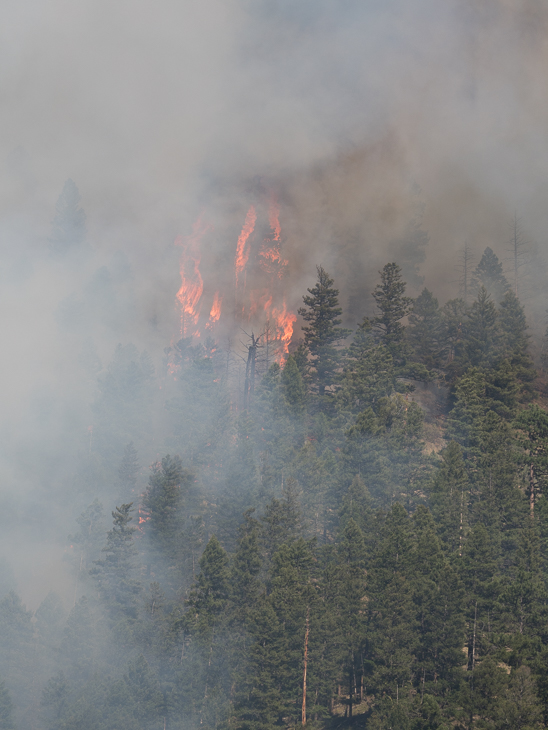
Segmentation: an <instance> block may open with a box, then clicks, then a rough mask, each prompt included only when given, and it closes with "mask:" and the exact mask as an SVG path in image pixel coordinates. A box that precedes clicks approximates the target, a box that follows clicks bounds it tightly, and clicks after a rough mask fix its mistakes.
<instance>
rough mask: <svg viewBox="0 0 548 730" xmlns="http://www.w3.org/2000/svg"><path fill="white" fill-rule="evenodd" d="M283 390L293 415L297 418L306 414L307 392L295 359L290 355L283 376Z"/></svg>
mask: <svg viewBox="0 0 548 730" xmlns="http://www.w3.org/2000/svg"><path fill="white" fill-rule="evenodd" d="M281 389H282V393H283V395H284V397H285V400H286V402H287V404H288V409H289V412H290V413H291V415H293V416H295V417H296V418H300V417H302V415H303V414H304V408H305V402H306V391H305V388H304V384H303V379H302V377H301V373H300V372H299V368H298V367H297V363H296V362H295V358H294V357H293V356H292V355H290V356H289V357H288V358H287V361H286V363H285V365H284V369H283V371H282V376H281Z"/></svg>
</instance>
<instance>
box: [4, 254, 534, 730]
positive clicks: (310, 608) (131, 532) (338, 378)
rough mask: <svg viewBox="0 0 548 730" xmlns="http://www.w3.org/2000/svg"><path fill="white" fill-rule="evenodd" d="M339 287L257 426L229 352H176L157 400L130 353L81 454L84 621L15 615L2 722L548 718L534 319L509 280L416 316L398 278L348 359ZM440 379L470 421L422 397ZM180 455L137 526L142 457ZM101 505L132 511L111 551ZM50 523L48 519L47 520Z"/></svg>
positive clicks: (429, 301) (7, 601)
mask: <svg viewBox="0 0 548 730" xmlns="http://www.w3.org/2000/svg"><path fill="white" fill-rule="evenodd" d="M486 260H487V259H485V260H484V263H485V261H486ZM484 268H485V267H484ZM415 273H416V272H415ZM499 273H500V272H499ZM107 274H108V272H102V273H100V272H98V275H97V277H96V280H95V284H96V285H97V287H98V288H97V289H96V291H98V292H99V291H104V292H107V293H108V286H107V284H108V281H109V277H108V276H107ZM318 274H319V281H318V283H317V285H316V287H315V288H314V289H311V290H310V291H309V295H310V296H308V297H305V307H304V309H303V310H302V311H303V316H305V315H306V316H305V325H306V328H307V329H306V330H305V335H306V337H307V339H306V343H301V345H300V346H299V348H298V349H297V350H296V351H294V352H293V354H292V355H291V356H290V357H288V359H287V360H286V362H285V364H284V365H283V367H280V365H278V364H273V365H272V364H271V365H270V367H269V368H268V370H267V371H266V372H264V373H263V374H262V378H260V379H259V373H260V372H262V368H261V367H258V369H257V382H256V387H255V391H254V398H253V399H252V400H251V401H250V402H249V403H248V407H247V408H246V410H245V411H244V412H242V411H241V410H240V409H239V408H238V406H239V402H238V400H237V399H235V401H234V402H233V403H232V404H231V400H230V396H231V391H232V390H233V391H234V393H236V392H237V391H238V388H237V387H236V385H237V384H236V383H235V375H234V374H233V372H232V371H231V359H230V353H226V352H224V353H223V352H222V350H221V348H220V347H219V346H218V345H216V344H215V343H213V342H212V341H211V340H209V341H207V342H205V343H204V344H195V343H194V344H193V342H192V340H191V338H186V339H183V340H180V341H179V342H178V343H176V344H175V345H173V346H172V347H171V348H166V355H167V356H168V361H169V365H170V368H169V370H168V371H167V373H166V376H165V377H164V378H163V379H162V380H161V382H160V381H158V383H157V385H158V387H156V385H155V384H154V374H153V369H152V367H151V362H150V360H149V359H148V358H147V357H146V356H140V355H139V353H138V352H137V350H136V349H135V348H133V347H132V346H126V347H121V346H120V347H119V348H118V349H117V351H116V354H115V358H114V360H113V362H112V363H111V365H110V366H109V369H108V371H105V372H103V375H102V377H101V382H100V391H101V393H100V396H99V398H98V400H97V402H96V405H95V414H96V415H97V420H96V421H95V426H94V432H93V439H92V440H91V441H90V442H88V441H86V443H85V444H84V447H83V448H82V446H81V445H80V447H78V448H82V451H83V452H85V453H83V455H82V457H78V456H75V457H74V463H77V464H79V466H78V468H79V470H80V473H85V474H86V480H82V482H83V481H86V484H87V485H88V486H86V489H87V490H88V491H90V490H93V491H91V496H89V497H88V498H87V499H86V501H84V502H83V504H84V505H85V504H87V503H89V502H91V504H89V507H88V508H87V509H86V510H84V512H83V513H82V514H81V515H80V517H79V518H78V520H77V525H78V527H77V532H76V534H75V535H74V536H73V537H72V538H71V543H70V544H71V546H72V547H71V548H70V550H68V549H67V556H68V563H69V565H68V567H69V568H72V570H71V571H69V572H68V580H67V583H68V588H67V591H66V595H64V600H65V602H66V603H65V606H66V609H67V610H68V611H69V612H68V616H67V611H66V610H65V607H64V605H63V601H61V600H60V599H59V598H58V597H57V596H55V594H50V595H48V596H47V597H46V598H45V599H44V600H43V601H42V603H41V604H40V606H39V607H38V608H37V609H36V611H35V613H34V615H32V614H31V613H30V612H29V611H27V609H26V608H25V607H24V606H23V604H22V602H21V600H20V599H19V598H18V596H17V595H16V594H13V593H12V594H10V595H8V596H6V597H4V599H3V600H2V601H0V676H2V677H3V678H4V679H5V687H4V688H2V686H1V685H0V724H1V722H2V718H3V719H5V726H7V727H13V722H12V715H11V702H10V698H9V696H8V695H7V694H6V692H5V690H6V689H7V690H8V691H9V694H10V696H11V697H12V698H13V703H14V705H15V707H16V715H17V717H16V719H17V721H18V724H19V726H20V727H27V726H28V727H46V728H47V729H48V730H50V729H51V730H126V729H127V730H164V729H165V730H226V729H227V728H235V729H240V728H241V729H243V728H246V729H249V730H272V729H273V728H289V727H291V728H294V727H296V726H298V725H301V724H302V722H303V714H304V711H306V725H307V726H310V727H311V728H313V729H314V730H329V729H331V730H333V729H334V728H337V727H356V728H358V727H359V728H367V729H368V730H372V729H373V728H377V729H378V730H385V729H387V728H391V727H392V728H397V730H405V728H408V729H409V730H423V729H424V730H427V729H428V730H434V729H435V730H449V729H450V728H460V729H461V730H464V728H470V729H472V728H474V730H479V729H480V728H493V730H503V728H523V729H525V728H527V729H529V730H531V729H532V728H540V727H543V724H542V723H543V722H544V723H546V721H547V719H548V670H547V667H548V650H547V648H546V647H547V646H548V630H547V628H546V627H547V623H548V609H547V606H548V591H547V566H548V501H547V498H546V488H547V486H548V484H547V483H546V482H547V481H548V416H547V415H546V411H545V403H544V399H543V396H540V395H539V394H538V393H537V392H536V391H535V390H534V389H533V382H534V381H533V378H534V376H535V374H534V370H533V368H532V365H531V360H530V355H529V352H528V348H529V337H528V335H527V333H526V324H527V323H526V321H525V317H524V313H523V310H522V308H521V305H520V303H519V302H518V300H517V299H516V298H515V297H514V295H513V294H511V293H510V292H507V293H505V294H504V293H503V296H502V298H501V300H500V303H499V300H498V299H496V298H494V296H491V297H490V295H489V292H488V290H487V283H488V282H487V278H485V280H484V281H483V283H484V284H485V285H486V288H485V289H482V288H481V287H480V290H479V295H478V297H477V298H476V301H475V302H474V303H473V304H472V305H471V306H470V308H468V307H467V306H466V305H465V303H464V302H463V301H461V300H452V301H449V302H447V303H446V304H445V305H443V307H441V309H440V307H439V306H438V302H437V300H436V299H435V297H434V296H433V295H432V294H431V292H429V291H428V290H427V289H424V290H423V292H422V293H421V294H420V295H419V296H418V297H417V298H416V299H415V300H414V302H411V301H410V300H409V299H408V298H407V297H406V296H405V284H404V283H403V281H402V278H401V272H400V271H399V267H398V266H397V265H396V264H387V266H386V267H385V268H384V269H383V272H382V273H381V277H382V282H381V284H379V286H378V287H377V288H376V290H375V292H374V297H375V300H376V303H377V306H378V311H377V312H376V315H377V316H376V317H374V318H367V317H365V318H363V319H362V322H361V324H360V325H359V326H358V328H357V331H356V333H355V335H354V338H353V341H352V343H351V344H350V345H349V347H348V350H347V351H346V352H345V353H344V359H343V357H342V349H341V348H340V347H339V345H341V344H342V339H343V338H344V336H346V332H345V331H344V330H342V328H341V327H340V318H341V312H340V307H339V306H338V301H337V298H338V292H337V291H336V290H335V289H333V282H332V280H331V279H330V278H329V276H328V275H327V274H326V272H325V271H324V270H323V269H321V268H320V269H319V270H318ZM482 276H483V274H482ZM495 278H496V277H495ZM101 281H102V282H103V284H105V287H104V288H101V287H102V285H101V286H100V284H101ZM126 281H127V280H126ZM499 283H500V280H499ZM95 284H94V286H95ZM109 286H110V285H109ZM92 288H93V287H92ZM411 304H413V307H412V310H411V311H410V310H409V307H410V305H411ZM496 304H497V305H498V308H497V306H496ZM202 313H203V312H202ZM307 317H308V319H307ZM406 317H408V320H406ZM434 374H435V377H436V378H439V379H440V381H445V383H446V384H447V386H449V387H447V388H446V390H447V392H448V398H447V400H446V401H444V402H441V399H439V400H437V401H435V402H433V400H434V390H435V389H434V388H426V387H424V388H419V389H417V390H416V391H415V392H414V393H413V394H412V393H411V391H412V389H413V386H412V385H411V384H410V380H412V379H413V378H414V379H418V378H424V379H425V380H427V379H429V378H432V377H434ZM160 386H161V387H160ZM444 387H445V386H444ZM531 399H535V400H534V403H533V404H532V405H528V403H529V401H531ZM166 400H167V402H165V401H166ZM419 403H420V404H421V405H422V404H424V411H423V410H422V409H421V407H420V406H419ZM153 426H154V428H153ZM75 431H78V428H75ZM85 433H86V432H85V427H83V434H84V436H85ZM132 439H133V443H134V444H135V446H133V445H132V442H131V440H132ZM162 444H163V447H164V449H165V450H164V451H160V452H159V453H158V454H157V455H155V456H154V457H151V458H150V460H153V459H157V463H156V464H155V465H153V467H152V471H151V477H150V481H149V486H148V489H147V491H146V494H145V495H144V498H143V500H142V503H141V505H140V511H139V518H140V519H139V525H138V526H137V525H136V524H135V522H136V520H135V522H133V521H132V517H133V516H136V515H135V510H133V508H132V504H131V502H132V500H133V496H137V495H138V491H139V486H138V481H137V480H138V464H137V447H138V449H139V454H140V455H143V454H145V455H146V453H149V454H150V453H154V454H156V450H157V449H161V448H162ZM168 445H169V449H167V448H166V447H167V446H168ZM443 445H445V448H443ZM90 447H91V448H90ZM70 451H71V449H70V444H68V445H67V454H68V453H70ZM166 451H169V452H170V453H171V454H173V453H180V454H182V455H183V457H184V458H183V461H181V459H179V458H178V457H172V456H169V455H168V456H165V453H166ZM99 457H101V458H100V459H99ZM71 458H72V457H71ZM147 459H148V457H147ZM120 461H121V465H120ZM99 462H101V468H102V471H101V469H100V468H98V464H99ZM72 463H73V462H68V463H67V464H68V465H67V466H66V468H67V470H69V471H70V468H71V464H72ZM183 463H184V464H185V465H187V464H189V465H191V468H192V477H190V472H188V473H187V472H186V470H185V469H183V466H182V464H183ZM63 468H65V465H63ZM189 468H190V467H189ZM41 478H42V477H41ZM45 478H46V477H45V476H44V479H45ZM48 478H49V477H48ZM40 484H41V482H40ZM49 487H51V489H50V492H48V494H50V493H51V494H52V495H55V494H56V493H57V492H56V491H55V489H54V488H53V487H54V481H53V478H52V482H51V485H50V484H49V483H48V488H49ZM88 487H89V489H88ZM99 488H100V489H101V494H102V496H103V499H105V498H106V497H107V494H108V499H109V500H112V499H114V496H115V495H116V494H119V495H120V494H121V495H122V496H124V495H125V497H124V503H123V504H122V505H121V506H120V507H118V508H116V510H115V511H114V512H113V519H114V524H113V526H112V528H111V529H110V530H109V529H108V527H107V526H105V525H104V524H103V516H102V507H101V503H100V502H99V501H98V500H95V501H92V500H93V498H94V495H95V494H96V493H97V489H99ZM78 489H80V490H81V489H82V487H81V486H80V485H79V487H78ZM36 493H37V494H38V492H36ZM113 495H114V496H113ZM52 498H53V497H52ZM80 500H81V495H80V496H79V492H78V491H75V492H71V493H70V495H69V499H67V505H68V506H67V508H68V509H70V510H72V509H75V505H76V509H77V505H78V504H79V503H80ZM111 504H112V502H111ZM28 505H29V502H28V501H27V502H25V501H24V500H23V502H22V507H21V512H22V513H23V512H25V514H26V518H27V519H28V521H29V524H34V523H32V522H31V520H36V518H37V516H38V517H39V518H41V515H42V508H43V500H42V501H39V506H38V507H36V508H35V509H34V511H33V509H31V508H30V507H29V506H28ZM111 508H112V507H111ZM80 509H81V507H80ZM6 513H7V514H8V515H11V514H12V512H10V510H6ZM76 514H77V512H76ZM242 514H243V520H242ZM137 527H138V529H137ZM105 534H106V538H105ZM212 535H214V536H212ZM208 537H210V539H209V541H208ZM101 548H102V549H101ZM92 566H93V567H92ZM89 568H91V576H90V577H89V578H88V577H87V575H88V574H89V573H88V571H89ZM39 569H40V567H39V566H37V568H36V570H39ZM8 582H9V581H8ZM6 585H7V584H6ZM23 585H25V582H23ZM36 585H37V586H38V585H39V581H37V582H36ZM32 588H33V591H35V587H34V586H33V587H32ZM24 589H25V592H26V591H27V590H28V588H24ZM36 590H38V588H36ZM83 592H85V593H86V594H87V595H86V596H84V597H80V596H81V593H83ZM33 607H34V606H33ZM305 670H306V672H305ZM305 675H306V683H305ZM305 691H306V694H305ZM40 696H41V697H42V703H41V706H40V707H39V705H40ZM3 708H4V709H3ZM4 710H5V712H4ZM2 712H4V715H2ZM10 723H11V724H10Z"/></svg>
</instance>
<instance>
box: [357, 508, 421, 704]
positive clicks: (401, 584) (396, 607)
mask: <svg viewBox="0 0 548 730" xmlns="http://www.w3.org/2000/svg"><path fill="white" fill-rule="evenodd" d="M413 543H414V539H413V534H412V530H411V521H410V520H409V517H408V515H407V512H406V511H405V509H404V508H403V507H402V505H401V504H395V505H394V506H393V507H392V509H391V510H390V512H389V513H388V515H387V517H386V521H385V524H384V526H383V530H382V535H381V538H380V540H379V543H378V546H377V550H376V552H375V555H374V557H373V559H372V562H371V567H370V570H369V597H370V600H369V602H368V610H369V615H370V627H371V629H370V630H371V648H370V650H369V658H370V659H372V660H373V662H374V665H375V667H374V675H373V677H372V680H371V683H372V684H373V687H374V690H375V693H376V694H377V693H379V694H381V695H382V694H388V695H389V696H390V697H392V700H393V701H395V700H397V698H398V696H399V694H400V693H401V694H402V696H403V694H404V688H405V687H407V689H409V688H410V686H411V682H412V679H413V675H414V671H415V650H416V646H417V621H416V616H415V606H414V603H413V582H412V575H413V572H414V565H413V561H414V545H413Z"/></svg>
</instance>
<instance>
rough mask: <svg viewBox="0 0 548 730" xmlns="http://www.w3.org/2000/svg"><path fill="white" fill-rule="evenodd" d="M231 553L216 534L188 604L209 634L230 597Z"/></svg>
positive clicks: (208, 546)
mask: <svg viewBox="0 0 548 730" xmlns="http://www.w3.org/2000/svg"><path fill="white" fill-rule="evenodd" d="M228 579H229V569H228V556H227V554H226V552H225V550H223V548H222V546H221V544H220V542H219V541H218V540H217V538H216V537H215V535H212V536H211V538H210V539H209V542H208V543H207V545H206V549H205V550H204V552H203V554H202V557H201V558H200V574H199V576H198V580H197V581H196V585H195V586H194V588H193V589H192V591H191V594H190V597H189V599H188V605H189V606H190V607H191V608H192V614H193V620H194V621H195V622H196V625H197V628H198V631H199V632H200V633H201V634H204V635H207V636H209V634H210V632H211V630H212V629H213V627H214V626H215V625H216V623H217V622H218V621H219V618H220V617H221V615H222V612H223V611H224V609H225V607H226V603H227V601H228V596H229V583H228Z"/></svg>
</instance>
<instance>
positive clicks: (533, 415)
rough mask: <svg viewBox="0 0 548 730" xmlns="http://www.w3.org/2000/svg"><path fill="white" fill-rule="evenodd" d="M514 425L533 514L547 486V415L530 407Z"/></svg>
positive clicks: (532, 406) (537, 407)
mask: <svg viewBox="0 0 548 730" xmlns="http://www.w3.org/2000/svg"><path fill="white" fill-rule="evenodd" d="M515 425H516V427H517V429H518V446H519V447H520V449H521V454H520V462H521V464H522V466H523V467H525V472H526V479H527V487H528V488H527V491H528V496H529V505H530V509H531V512H532V513H533V512H534V509H535V504H536V502H537V500H538V498H539V496H540V495H542V494H545V493H546V488H547V486H548V414H547V413H546V411H544V410H543V409H542V408H540V407H539V406H537V405H530V406H529V408H527V409H526V410H523V411H521V412H520V413H519V414H518V416H517V418H516V421H515Z"/></svg>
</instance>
